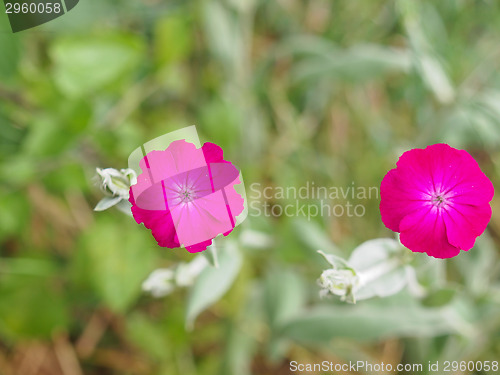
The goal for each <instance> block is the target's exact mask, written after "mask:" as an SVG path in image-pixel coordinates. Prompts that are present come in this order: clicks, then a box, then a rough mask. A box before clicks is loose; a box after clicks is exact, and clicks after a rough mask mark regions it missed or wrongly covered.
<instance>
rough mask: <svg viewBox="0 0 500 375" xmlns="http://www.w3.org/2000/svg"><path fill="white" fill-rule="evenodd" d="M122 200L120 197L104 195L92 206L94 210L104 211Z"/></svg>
mask: <svg viewBox="0 0 500 375" xmlns="http://www.w3.org/2000/svg"><path fill="white" fill-rule="evenodd" d="M121 200H122V197H104V198H102V199H101V200H100V201H99V203H97V205H96V206H95V208H94V211H104V210H107V209H108V208H110V207H113V206H114V205H116V204H118V203H119V202H120V201H121Z"/></svg>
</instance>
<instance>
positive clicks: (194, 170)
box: [129, 140, 244, 253]
mask: <svg viewBox="0 0 500 375" xmlns="http://www.w3.org/2000/svg"><path fill="white" fill-rule="evenodd" d="M140 167H141V169H142V173H141V174H140V175H139V176H138V178H137V184H136V185H133V186H132V187H131V188H130V198H129V201H130V203H132V214H133V216H134V219H135V221H136V222H137V223H138V224H140V223H144V225H145V226H146V228H149V229H151V232H152V234H153V236H154V238H155V239H156V241H157V242H158V245H160V246H163V247H169V248H175V247H180V246H184V247H186V249H187V250H188V251H189V252H191V253H195V252H199V251H203V250H205V249H206V248H207V246H209V245H210V244H211V243H212V239H213V238H215V237H216V236H217V235H219V234H221V233H222V234H224V235H225V236H227V235H228V234H229V233H230V232H231V231H232V230H233V228H234V226H235V221H236V216H238V215H239V214H240V213H241V212H242V211H243V202H244V200H243V198H242V197H241V196H240V195H239V194H238V193H237V192H236V190H235V189H234V185H237V184H239V183H240V180H239V171H238V170H237V169H236V167H234V166H233V165H232V164H231V163H230V162H228V161H226V160H224V159H223V151H222V149H221V148H220V147H219V146H217V145H215V144H213V143H205V144H204V145H203V147H202V148H200V149H198V148H196V146H195V145H194V144H192V143H188V142H186V141H184V140H179V141H175V142H172V143H171V144H170V145H169V146H168V148H167V149H166V150H164V151H151V152H149V153H148V154H147V155H146V156H145V157H144V158H143V159H142V160H141V162H140Z"/></svg>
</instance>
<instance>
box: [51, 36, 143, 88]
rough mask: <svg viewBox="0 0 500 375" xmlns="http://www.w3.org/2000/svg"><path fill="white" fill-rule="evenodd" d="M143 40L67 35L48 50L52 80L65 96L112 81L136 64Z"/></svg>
mask: <svg viewBox="0 0 500 375" xmlns="http://www.w3.org/2000/svg"><path fill="white" fill-rule="evenodd" d="M143 50H144V47H143V43H142V41H141V40H140V39H138V38H137V37H136V36H133V35H125V34H121V35H118V34H116V35H109V34H104V35H100V36H93V35H91V36H88V35H86V36H85V37H68V38H63V39H59V40H57V41H56V42H55V43H54V44H53V46H52V49H51V50H50V54H51V57H52V59H53V61H54V64H55V69H54V80H55V82H56V84H57V86H58V87H59V89H60V90H61V91H62V92H63V93H64V94H66V95H70V96H83V95H86V94H94V93H95V90H99V89H102V88H103V87H105V86H107V85H110V84H112V83H113V82H115V81H117V80H118V79H120V78H121V77H123V76H124V75H126V74H127V73H129V72H130V71H131V70H132V69H133V68H134V67H136V66H137V65H138V63H139V62H140V60H141V56H142V54H143Z"/></svg>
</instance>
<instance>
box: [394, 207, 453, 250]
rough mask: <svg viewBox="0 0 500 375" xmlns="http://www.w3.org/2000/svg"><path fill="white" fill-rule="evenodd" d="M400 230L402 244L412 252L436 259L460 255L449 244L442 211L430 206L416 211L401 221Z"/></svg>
mask: <svg viewBox="0 0 500 375" xmlns="http://www.w3.org/2000/svg"><path fill="white" fill-rule="evenodd" d="M399 228H400V230H401V235H400V240H401V243H402V244H403V245H405V246H406V247H407V248H409V249H411V250H412V251H415V252H420V253H424V252H425V253H427V254H428V255H430V256H432V257H435V258H451V257H454V256H455V255H458V253H460V249H459V248H457V247H455V246H453V245H451V244H450V243H449V242H448V238H447V236H446V226H445V223H444V219H443V210H442V209H438V208H436V207H433V206H428V208H427V209H425V210H418V211H415V212H414V213H412V214H410V215H408V216H406V217H405V218H404V219H403V220H402V221H401V224H400V226H399Z"/></svg>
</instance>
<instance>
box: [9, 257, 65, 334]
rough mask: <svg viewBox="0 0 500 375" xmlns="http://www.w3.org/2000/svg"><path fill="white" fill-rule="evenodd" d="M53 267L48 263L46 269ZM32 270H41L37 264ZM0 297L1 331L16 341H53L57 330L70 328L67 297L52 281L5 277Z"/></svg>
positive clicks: (12, 276)
mask: <svg viewBox="0 0 500 375" xmlns="http://www.w3.org/2000/svg"><path fill="white" fill-rule="evenodd" d="M14 262H15V260H14ZM33 262H37V261H36V260H33ZM18 265H20V264H18ZM26 266H27V265H26V264H25V265H24V269H25V270H26ZM33 266H34V267H33ZM53 266H54V265H52V266H50V265H48V264H47V265H44V266H43V267H50V268H54V267H53ZM30 267H31V268H32V270H31V271H30V272H32V271H34V268H39V267H38V266H36V265H34V263H33V264H32V265H31V266H30ZM38 271H42V272H45V271H46V270H37V272H38ZM25 273H27V272H25ZM0 294H1V295H2V298H1V299H0V320H1V321H2V324H1V326H0V331H1V332H2V334H4V335H6V336H8V337H10V338H12V339H14V340H15V339H20V338H50V337H51V335H52V334H53V333H54V332H55V331H57V330H58V329H66V327H67V325H68V320H69V315H68V311H67V307H66V301H65V299H64V296H63V295H62V293H61V291H60V290H59V288H55V286H54V285H52V283H51V281H50V279H49V278H45V277H42V278H40V277H39V276H37V277H29V276H24V275H22V276H21V275H15V274H10V275H3V277H2V280H1V282H0Z"/></svg>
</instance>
